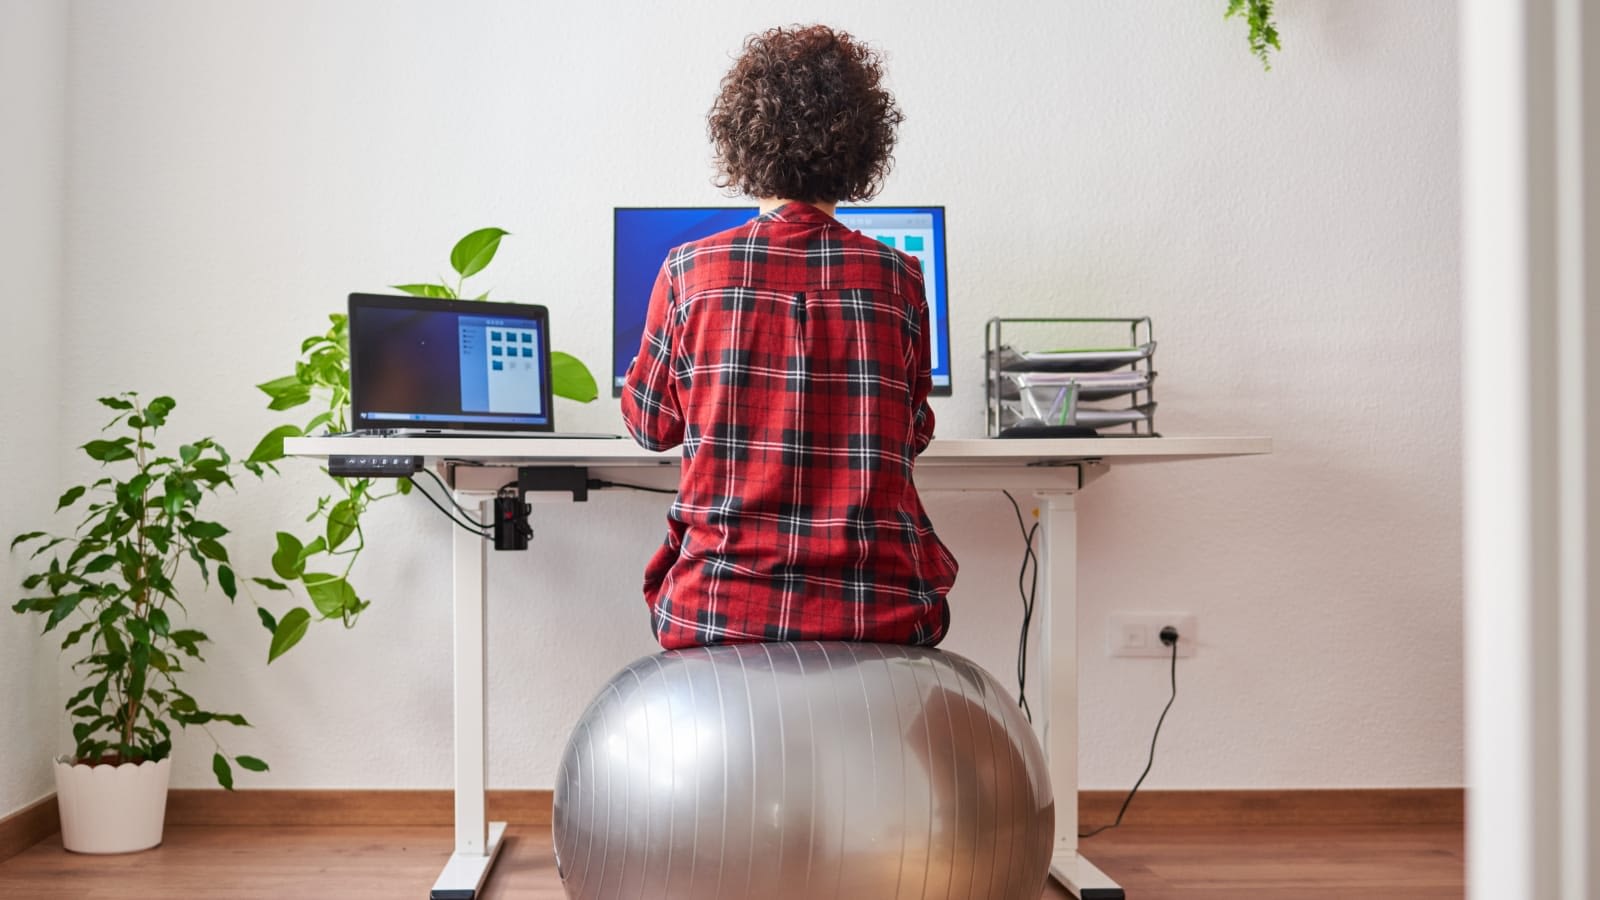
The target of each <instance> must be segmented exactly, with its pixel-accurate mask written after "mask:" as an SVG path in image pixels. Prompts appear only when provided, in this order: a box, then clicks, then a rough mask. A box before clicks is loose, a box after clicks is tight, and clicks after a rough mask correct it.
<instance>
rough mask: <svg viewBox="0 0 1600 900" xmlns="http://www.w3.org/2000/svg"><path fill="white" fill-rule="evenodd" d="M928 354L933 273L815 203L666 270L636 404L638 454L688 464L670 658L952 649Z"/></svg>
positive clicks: (677, 516) (637, 378)
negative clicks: (792, 650) (923, 475)
mask: <svg viewBox="0 0 1600 900" xmlns="http://www.w3.org/2000/svg"><path fill="white" fill-rule="evenodd" d="M928 341H929V335H928V303H927V299H926V297H925V296H924V294H923V288H922V273H921V270H920V269H919V268H918V265H917V263H916V261H915V260H914V259H912V258H911V257H909V256H906V255H905V254H902V253H900V252H899V251H897V250H895V249H893V248H891V247H888V246H885V245H884V244H882V243H880V242H878V241H876V240H874V239H872V238H870V237H866V236H864V235H862V234H860V233H858V232H855V231H851V230H850V229H848V228H846V227H844V226H843V225H841V224H839V222H838V221H837V220H835V219H834V218H832V217H831V216H829V215H827V214H826V213H824V212H822V211H821V210H818V209H816V208H815V207H813V206H810V205H807V204H804V203H789V204H786V205H784V206H782V207H780V208H778V209H776V210H773V211H771V212H769V213H767V214H765V215H763V216H760V217H758V218H756V219H754V220H752V221H751V222H750V223H749V224H748V225H741V226H739V227H737V228H732V229H729V230H728V231H724V232H722V233H720V234H715V235H712V236H711V237H708V238H706V239H704V240H700V241H695V242H693V243H689V244H685V245H683V246H682V247H678V248H677V249H675V250H673V251H672V253H671V254H669V255H668V257H667V261H666V263H665V265H664V266H663V267H662V270H661V274H660V276H658V277H657V279H656V284H655V290H654V293H653V294H652V295H651V298H650V312H649V315H648V320H647V321H646V323H645V332H644V340H643V342H642V343H641V345H640V347H639V355H638V357H637V358H636V359H635V360H634V362H633V365H632V366H631V367H630V369H629V371H628V376H627V379H626V383H625V384H624V387H623V391H622V415H623V418H624V419H625V420H626V422H627V425H628V430H629V431H630V432H631V433H632V434H633V436H634V438H635V439H636V440H637V441H638V442H639V443H640V444H642V445H643V446H645V447H647V448H649V449H652V450H666V449H669V448H671V447H675V446H677V445H678V444H680V443H681V444H682V445H683V472H682V477H681V480H680V482H679V487H678V495H677V499H676V500H675V501H674V502H673V504H672V508H671V511H670V512H669V513H668V514H667V537H666V541H665V543H664V544H663V545H662V546H661V549H660V550H658V551H657V552H656V554H655V556H654V557H653V558H652V559H651V560H650V562H649V564H648V566H647V567H646V568H645V578H644V593H645V599H646V600H647V601H648V602H649V604H650V610H651V624H652V627H653V628H654V630H655V634H656V638H657V640H659V641H660V642H661V645H662V646H663V647H666V648H668V649H672V648H676V647H689V646H696V645H702V644H720V643H737V642H747V641H798V640H850V641H881V642H884V643H897V644H930V645H931V644H936V643H938V642H939V640H940V639H942V638H943V637H944V635H945V631H946V629H947V628H948V625H949V620H950V615H949V609H948V607H947V606H946V603H945V594H946V593H947V592H948V591H949V590H950V586H951V584H953V583H954V582H955V576H956V562H955V559H954V558H952V557H951V555H950V551H949V550H947V549H945V546H944V545H943V544H942V543H940V541H939V539H938V538H937V537H936V536H935V535H934V533H933V525H932V523H931V522H929V521H928V516H927V513H926V512H924V511H923V508H922V501H921V499H920V498H919V497H918V496H917V489H916V487H915V486H914V485H913V484H912V481H911V470H912V463H913V461H914V460H915V458H916V455H917V454H919V453H921V452H922V451H923V449H925V448H926V447H927V446H928V440H929V439H930V438H931V437H932V436H933V411H932V410H931V409H929V408H928V403H927V400H928V391H929V388H930V386H931V382H930V378H929V361H930V359H931V354H930V351H929V344H928Z"/></svg>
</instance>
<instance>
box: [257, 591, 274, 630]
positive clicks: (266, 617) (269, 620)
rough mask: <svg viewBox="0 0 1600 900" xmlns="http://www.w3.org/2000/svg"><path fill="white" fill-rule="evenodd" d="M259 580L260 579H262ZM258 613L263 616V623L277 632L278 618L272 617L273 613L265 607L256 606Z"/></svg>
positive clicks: (268, 628)
mask: <svg viewBox="0 0 1600 900" xmlns="http://www.w3.org/2000/svg"><path fill="white" fill-rule="evenodd" d="M257 580H258V581H259V580H260V579H257ZM256 615H258V616H260V617H261V624H262V625H263V626H265V627H266V629H267V630H268V631H273V632H275V631H277V630H278V620H277V619H274V618H273V617H272V613H269V612H267V610H266V608H265V607H261V606H258V607H256Z"/></svg>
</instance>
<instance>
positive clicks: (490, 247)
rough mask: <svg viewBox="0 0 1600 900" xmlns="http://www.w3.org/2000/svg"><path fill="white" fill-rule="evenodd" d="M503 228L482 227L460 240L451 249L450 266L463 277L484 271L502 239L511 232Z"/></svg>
mask: <svg viewBox="0 0 1600 900" xmlns="http://www.w3.org/2000/svg"><path fill="white" fill-rule="evenodd" d="M510 233H511V232H509V231H506V230H505V229H503V228H480V229H478V230H477V231H474V232H473V233H471V234H469V235H467V236H466V237H464V238H462V239H461V240H459V241H456V246H455V248H454V249H453V250H451V251H450V267H451V268H453V269H455V270H456V274H458V275H460V276H461V277H462V278H469V277H471V276H473V275H476V274H478V273H479V272H481V271H483V269H484V267H485V266H487V265H488V264H489V262H490V261H491V260H493V259H494V254H495V251H496V250H499V249H500V239H501V238H503V237H505V236H506V235H508V234H510Z"/></svg>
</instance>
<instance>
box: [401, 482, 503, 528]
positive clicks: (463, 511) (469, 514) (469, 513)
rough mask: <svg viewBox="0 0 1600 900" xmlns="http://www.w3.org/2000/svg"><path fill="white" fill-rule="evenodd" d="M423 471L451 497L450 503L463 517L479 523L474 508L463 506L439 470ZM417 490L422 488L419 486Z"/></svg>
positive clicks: (480, 526) (447, 496)
mask: <svg viewBox="0 0 1600 900" xmlns="http://www.w3.org/2000/svg"><path fill="white" fill-rule="evenodd" d="M421 472H422V474H424V475H426V476H428V477H429V478H432V479H433V483H434V484H437V485H438V486H439V490H441V491H444V495H445V497H446V498H447V499H449V501H450V505H451V506H454V507H455V508H456V511H457V512H460V513H461V516H462V518H464V519H466V520H467V521H468V522H472V524H474V525H477V524H478V523H477V522H476V521H475V520H474V519H473V518H472V510H470V509H467V508H466V507H465V506H462V505H461V503H460V502H459V501H457V500H456V495H455V494H454V493H453V492H451V490H450V486H449V485H448V484H445V483H444V479H443V478H440V477H439V475H438V473H437V472H435V471H433V470H432V469H422V470H421ZM411 483H412V484H416V482H415V481H413V482H411ZM417 490H421V488H417ZM429 499H430V500H431V499H432V497H430V498H429ZM478 527H479V528H488V527H489V526H487V525H479V526H478Z"/></svg>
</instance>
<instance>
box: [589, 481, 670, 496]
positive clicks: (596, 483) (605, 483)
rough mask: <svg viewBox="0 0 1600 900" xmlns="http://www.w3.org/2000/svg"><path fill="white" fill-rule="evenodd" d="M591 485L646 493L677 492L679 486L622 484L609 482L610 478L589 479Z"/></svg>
mask: <svg viewBox="0 0 1600 900" xmlns="http://www.w3.org/2000/svg"><path fill="white" fill-rule="evenodd" d="M589 487H626V488H629V490H643V492H646V493H677V492H678V490H677V488H667V487H645V485H642V484H622V482H608V480H600V479H589Z"/></svg>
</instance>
